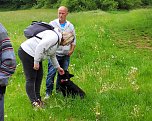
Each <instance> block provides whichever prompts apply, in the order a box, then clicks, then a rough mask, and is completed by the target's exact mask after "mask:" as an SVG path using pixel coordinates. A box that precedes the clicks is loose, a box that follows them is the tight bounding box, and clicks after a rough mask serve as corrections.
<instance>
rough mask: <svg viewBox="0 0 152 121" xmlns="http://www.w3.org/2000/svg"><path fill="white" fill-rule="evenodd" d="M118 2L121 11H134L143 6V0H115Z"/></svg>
mask: <svg viewBox="0 0 152 121" xmlns="http://www.w3.org/2000/svg"><path fill="white" fill-rule="evenodd" d="M115 1H117V2H118V8H119V9H127V10H129V9H132V8H137V7H140V6H141V0H115Z"/></svg>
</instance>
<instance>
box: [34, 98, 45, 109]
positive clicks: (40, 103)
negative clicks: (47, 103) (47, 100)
mask: <svg viewBox="0 0 152 121" xmlns="http://www.w3.org/2000/svg"><path fill="white" fill-rule="evenodd" d="M36 102H38V104H39V106H40V107H41V108H42V107H44V102H43V101H42V100H40V99H38V100H37V101H36Z"/></svg>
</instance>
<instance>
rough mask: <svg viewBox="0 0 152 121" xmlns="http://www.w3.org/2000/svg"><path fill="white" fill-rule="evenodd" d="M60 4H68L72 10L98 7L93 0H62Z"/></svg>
mask: <svg viewBox="0 0 152 121" xmlns="http://www.w3.org/2000/svg"><path fill="white" fill-rule="evenodd" d="M60 5H65V6H67V7H68V9H69V11H70V12H72V11H84V10H95V9H97V6H96V3H95V2H94V1H92V0H62V1H61V3H60Z"/></svg>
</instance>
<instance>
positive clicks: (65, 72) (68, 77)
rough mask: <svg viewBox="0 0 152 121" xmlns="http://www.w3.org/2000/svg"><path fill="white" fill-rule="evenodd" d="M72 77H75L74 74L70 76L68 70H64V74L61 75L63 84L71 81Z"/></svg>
mask: <svg viewBox="0 0 152 121" xmlns="http://www.w3.org/2000/svg"><path fill="white" fill-rule="evenodd" d="M71 77H74V75H73V74H70V73H69V72H68V71H67V70H64V74H63V75H60V80H61V82H64V81H68V80H70V78H71Z"/></svg>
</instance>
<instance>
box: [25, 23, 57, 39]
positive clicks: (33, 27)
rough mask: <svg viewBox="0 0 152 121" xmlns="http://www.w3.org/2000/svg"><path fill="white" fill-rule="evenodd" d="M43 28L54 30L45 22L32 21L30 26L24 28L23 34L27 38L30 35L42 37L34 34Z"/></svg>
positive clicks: (43, 29)
mask: <svg viewBox="0 0 152 121" xmlns="http://www.w3.org/2000/svg"><path fill="white" fill-rule="evenodd" d="M45 30H54V27H53V26H52V25H50V24H48V23H46V22H41V21H33V22H32V24H31V25H30V26H28V27H27V28H25V30H24V36H25V37H26V38H27V39H29V38H31V37H34V36H35V37H37V38H39V39H42V38H40V37H38V36H36V35H37V34H38V33H40V32H42V31H45Z"/></svg>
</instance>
